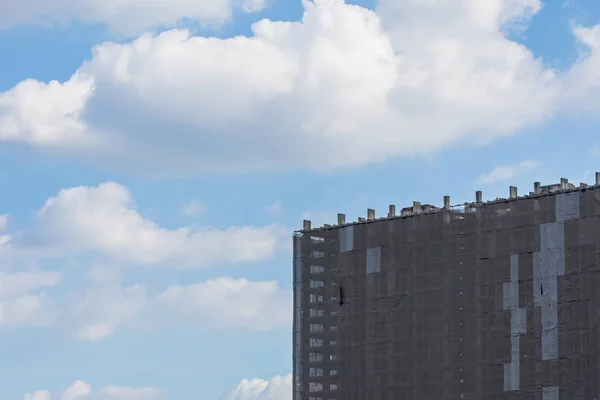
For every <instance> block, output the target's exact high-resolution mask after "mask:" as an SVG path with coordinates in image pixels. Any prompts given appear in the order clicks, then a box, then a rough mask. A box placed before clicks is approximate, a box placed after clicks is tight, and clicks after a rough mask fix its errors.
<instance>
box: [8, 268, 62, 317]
mask: <svg viewBox="0 0 600 400" xmlns="http://www.w3.org/2000/svg"><path fill="white" fill-rule="evenodd" d="M59 281H60V274H59V273H57V272H41V271H32V272H17V273H4V272H3V273H0V327H2V326H13V325H22V324H29V325H45V324H47V323H49V322H51V320H52V318H53V308H52V306H51V304H50V302H49V301H48V299H47V296H46V294H45V293H44V291H43V289H44V288H47V287H51V286H55V285H57V284H58V283H59Z"/></svg>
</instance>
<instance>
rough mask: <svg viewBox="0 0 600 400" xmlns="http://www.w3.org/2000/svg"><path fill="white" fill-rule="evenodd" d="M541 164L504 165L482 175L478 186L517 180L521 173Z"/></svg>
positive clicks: (532, 162)
mask: <svg viewBox="0 0 600 400" xmlns="http://www.w3.org/2000/svg"><path fill="white" fill-rule="evenodd" d="M538 165H539V163H538V162H537V161H523V162H520V163H518V164H513V165H504V166H500V167H496V168H494V169H493V170H491V171H490V172H488V173H487V174H482V175H481V176H480V177H479V178H478V179H477V182H476V183H478V184H485V185H489V184H492V183H497V182H504V181H508V180H511V179H513V178H515V177H516V176H517V175H519V174H520V173H524V172H529V171H531V170H533V169H535V168H537V166H538Z"/></svg>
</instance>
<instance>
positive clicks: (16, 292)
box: [0, 271, 60, 299]
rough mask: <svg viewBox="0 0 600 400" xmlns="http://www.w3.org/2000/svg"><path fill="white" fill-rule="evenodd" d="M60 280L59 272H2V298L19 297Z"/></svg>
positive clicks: (0, 285) (0, 287)
mask: <svg viewBox="0 0 600 400" xmlns="http://www.w3.org/2000/svg"><path fill="white" fill-rule="evenodd" d="M59 282H60V273H58V272H42V271H38V272H17V273H12V274H9V273H4V272H0V299H3V298H10V297H18V296H22V295H24V294H27V293H30V292H31V291H34V290H36V289H40V288H43V287H50V286H54V285H56V284H58V283H59Z"/></svg>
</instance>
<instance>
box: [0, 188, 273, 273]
mask: <svg viewBox="0 0 600 400" xmlns="http://www.w3.org/2000/svg"><path fill="white" fill-rule="evenodd" d="M282 238H283V230H282V229H280V228H277V227H264V228H253V227H230V228H227V229H224V230H217V229H197V230H192V229H190V228H179V229H174V230H169V229H164V228H161V227H160V226H158V225H157V224H156V223H154V222H153V221H151V220H148V219H146V218H144V217H143V216H141V215H140V214H139V213H138V212H137V211H136V210H135V203H134V201H133V199H132V197H131V194H130V192H129V191H128V190H127V188H125V187H124V186H122V185H119V184H116V183H112V182H108V183H104V184H101V185H99V186H97V187H84V186H80V187H74V188H70V189H65V190H61V191H60V192H59V193H58V195H56V196H55V197H52V198H50V199H48V200H47V201H46V202H45V204H44V206H43V207H42V208H41V209H40V210H39V211H38V213H37V218H36V221H35V223H34V224H33V226H31V227H29V228H28V229H26V230H24V231H22V232H19V233H17V234H14V235H13V236H12V237H11V238H10V239H9V240H8V241H7V243H6V246H7V247H9V248H11V249H12V250H13V251H14V252H19V251H20V252H21V253H23V252H24V253H26V254H31V253H32V252H35V254H37V255H39V256H40V257H62V256H67V255H76V254H84V253H85V254H88V255H89V254H97V255H102V256H105V257H107V258H108V259H110V260H114V261H117V262H121V263H128V264H139V265H167V266H171V267H175V268H178V267H204V266H207V265H214V263H217V262H223V263H227V262H243V261H258V260H264V259H267V258H270V257H271V256H272V255H273V254H274V252H275V251H276V249H277V248H278V241H279V239H282Z"/></svg>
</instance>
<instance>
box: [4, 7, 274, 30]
mask: <svg viewBox="0 0 600 400" xmlns="http://www.w3.org/2000/svg"><path fill="white" fill-rule="evenodd" d="M264 6H265V4H264V1H263V0H233V1H232V0H154V1H152V2H147V1H145V2H144V1H142V2H140V1H132V0H104V1H81V0H60V1H59V0H55V1H46V0H23V1H19V2H16V3H15V2H0V29H1V28H10V27H13V26H17V25H24V24H44V25H46V24H63V25H64V24H68V23H70V22H72V21H80V22H84V23H91V24H97V23H100V24H106V25H107V26H108V28H109V29H110V30H111V31H113V32H114V33H117V34H123V35H133V34H139V33H142V32H144V31H146V30H148V29H152V28H156V27H159V26H171V27H172V26H175V25H177V24H178V23H179V22H181V21H182V20H200V21H202V22H203V23H204V24H220V23H223V22H225V21H227V20H229V19H230V17H231V14H232V11H233V9H234V8H235V9H241V10H243V11H245V12H256V11H260V10H262V9H263V8H264Z"/></svg>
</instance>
